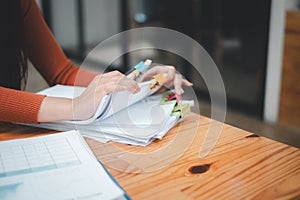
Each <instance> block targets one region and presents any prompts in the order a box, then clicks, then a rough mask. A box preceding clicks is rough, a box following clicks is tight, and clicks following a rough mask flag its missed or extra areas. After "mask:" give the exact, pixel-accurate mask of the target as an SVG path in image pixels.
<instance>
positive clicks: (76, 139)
mask: <svg viewBox="0 0 300 200" xmlns="http://www.w3.org/2000/svg"><path fill="white" fill-rule="evenodd" d="M0 157H1V162H0V199H1V200H12V199H14V200H34V199H43V200H50V199H51V200H54V199H55V200H59V199H89V200H90V199H95V200H96V199H97V200H98V199H126V198H125V196H124V195H125V192H124V191H123V190H122V189H121V188H120V187H119V186H118V185H117V184H116V183H115V182H114V181H113V179H112V178H111V177H110V175H109V174H108V173H107V172H106V170H105V169H104V167H103V166H102V165H101V164H100V163H99V162H98V160H97V159H96V157H95V156H94V154H93V153H92V151H91V150H90V149H89V147H88V145H87V144H86V143H85V141H84V140H83V138H82V136H80V134H79V133H78V132H76V131H69V132H63V133H57V134H51V135H47V136H40V137H35V138H29V139H19V140H10V141H4V142H0Z"/></svg>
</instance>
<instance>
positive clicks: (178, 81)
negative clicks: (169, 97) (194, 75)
mask: <svg viewBox="0 0 300 200" xmlns="http://www.w3.org/2000/svg"><path fill="white" fill-rule="evenodd" d="M181 85H182V77H181V75H180V74H175V77H174V89H175V93H176V94H178V95H181V94H182V93H183V92H184V91H183V89H182V88H181Z"/></svg>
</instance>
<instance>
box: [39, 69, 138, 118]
mask: <svg viewBox="0 0 300 200" xmlns="http://www.w3.org/2000/svg"><path fill="white" fill-rule="evenodd" d="M123 90H128V91H130V92H131V93H137V92H139V91H140V88H139V87H138V84H137V82H135V81H134V80H131V79H128V78H127V77H126V76H125V75H124V74H122V73H120V72H119V71H113V72H108V73H104V74H101V75H97V76H96V77H95V78H94V79H93V80H92V82H91V83H90V84H89V85H88V87H87V88H86V89H85V90H84V92H83V93H82V94H81V95H80V96H78V97H76V98H74V99H73V100H71V99H65V98H54V97H46V98H45V99H44V101H43V102H42V105H41V107H40V111H39V114H38V121H39V122H53V121H61V120H86V119H89V118H90V117H92V116H93V115H94V113H95V112H96V109H97V107H98V105H99V104H100V102H101V100H102V98H103V97H104V96H105V95H107V94H109V93H112V92H117V91H123Z"/></svg>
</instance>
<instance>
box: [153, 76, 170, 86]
mask: <svg viewBox="0 0 300 200" xmlns="http://www.w3.org/2000/svg"><path fill="white" fill-rule="evenodd" d="M153 79H155V81H156V82H157V83H158V84H159V85H162V84H164V83H165V82H167V80H168V79H167V77H166V76H165V75H164V74H157V75H155V76H153Z"/></svg>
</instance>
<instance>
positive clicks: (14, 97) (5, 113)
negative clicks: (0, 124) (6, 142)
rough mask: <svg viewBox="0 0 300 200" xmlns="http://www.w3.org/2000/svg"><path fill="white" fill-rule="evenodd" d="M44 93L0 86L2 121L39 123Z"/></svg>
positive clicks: (0, 117)
mask: <svg viewBox="0 0 300 200" xmlns="http://www.w3.org/2000/svg"><path fill="white" fill-rule="evenodd" d="M44 98H45V96H44V95H38V94H33V93H29V92H24V91H18V90H12V89H8V88H3V87H0V121H7V122H22V123H37V117H38V112H39V109H40V106H41V103H42V101H43V99H44Z"/></svg>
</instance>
